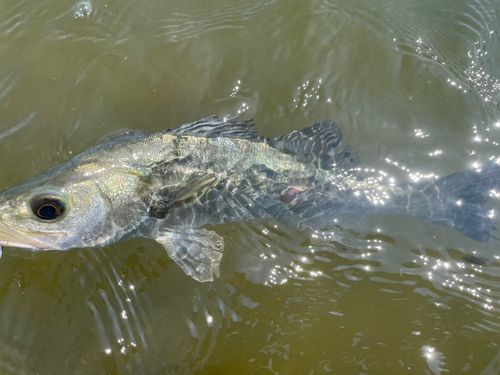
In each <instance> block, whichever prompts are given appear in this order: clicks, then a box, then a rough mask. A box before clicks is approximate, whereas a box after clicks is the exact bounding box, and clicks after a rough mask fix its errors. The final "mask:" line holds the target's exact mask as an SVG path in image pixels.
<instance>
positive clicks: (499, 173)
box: [0, 116, 500, 282]
mask: <svg viewBox="0 0 500 375" xmlns="http://www.w3.org/2000/svg"><path fill="white" fill-rule="evenodd" d="M362 165H363V164H362V162H361V160H360V158H358V156H357V155H356V153H355V152H354V150H353V148H352V147H351V146H343V140H342V133H341V130H340V127H339V126H338V125H337V124H336V123H335V122H334V121H332V120H325V121H322V122H319V123H316V124H314V125H313V126H310V127H307V128H305V129H302V130H296V131H293V132H292V133H290V134H288V135H284V136H280V137H277V138H265V137H263V136H261V135H259V133H258V131H257V128H256V127H255V124H254V123H253V122H252V121H251V120H250V121H237V120H235V118H233V117H226V118H219V117H217V116H209V117H205V118H202V119H199V120H197V121H194V122H191V123H187V124H184V125H181V126H180V127H178V128H175V129H168V130H165V131H161V132H152V133H148V132H144V131H131V132H125V133H121V134H119V135H116V136H112V137H108V138H106V139H104V140H103V141H102V142H101V143H100V144H98V145H97V146H95V147H93V148H91V149H89V150H87V151H84V152H83V153H81V154H79V155H77V156H75V157H73V158H72V159H69V160H67V161H65V162H63V163H61V164H59V165H57V166H55V167H53V168H51V169H49V170H47V171H45V172H42V173H40V174H38V175H36V176H34V177H31V178H29V179H28V180H26V181H25V182H23V183H21V184H19V185H17V186H15V187H12V188H10V189H7V190H5V191H3V192H1V193H0V245H3V246H9V247H17V248H24V249H29V250H32V251H44V250H68V249H72V248H88V247H98V246H106V245H109V244H111V243H114V242H116V241H119V240H125V239H129V238H133V237H139V236H140V237H145V238H149V239H152V240H155V241H157V242H158V243H160V244H161V245H162V246H163V247H164V248H165V250H166V251H167V253H168V255H169V256H170V257H171V258H172V259H173V261H174V262H175V263H177V264H178V265H179V266H180V267H181V268H182V270H183V271H184V272H185V273H186V274H187V275H189V276H191V277H192V278H193V279H195V280H197V281H200V282H206V281H213V280H214V276H219V265H220V262H221V259H222V255H223V251H224V247H225V245H224V239H223V237H222V236H220V235H219V234H217V233H216V232H215V231H214V230H213V229H207V227H209V228H210V227H213V226H216V225H219V224H227V223H232V222H237V221H248V220H252V219H257V220H262V219H265V218H272V219H275V220H277V221H279V222H282V223H284V224H285V225H287V226H289V227H291V228H294V229H303V228H313V229H315V230H325V228H331V227H332V226H334V225H335V223H336V222H337V219H339V218H342V217H343V216H344V215H346V214H357V215H386V214H400V215H410V216H414V217H416V218H418V219H421V220H424V221H428V222H431V223H435V224H441V225H446V226H449V227H453V228H455V229H456V230H458V231H459V232H461V233H463V234H464V235H466V236H468V237H470V238H472V239H474V240H476V241H479V242H489V241H491V240H496V239H497V238H496V237H495V236H494V234H493V232H494V231H496V227H495V221H494V219H493V217H492V215H491V210H490V209H489V208H488V205H487V203H488V201H489V200H490V199H491V195H492V191H493V192H494V191H495V189H498V187H499V184H500V166H499V165H498V164H497V163H496V162H489V163H488V164H486V165H484V166H483V168H482V169H471V170H465V171H461V172H457V173H453V174H450V175H448V176H444V177H441V178H439V179H437V180H433V181H430V180H424V181H421V182H409V183H399V184H394V183H381V182H379V180H378V179H373V178H369V177H367V176H366V175H364V172H363V171H364V168H362Z"/></svg>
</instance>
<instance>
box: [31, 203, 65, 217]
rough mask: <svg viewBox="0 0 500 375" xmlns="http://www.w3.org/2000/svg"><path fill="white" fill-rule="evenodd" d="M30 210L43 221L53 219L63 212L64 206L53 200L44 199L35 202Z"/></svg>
mask: <svg viewBox="0 0 500 375" xmlns="http://www.w3.org/2000/svg"><path fill="white" fill-rule="evenodd" d="M32 208H33V212H34V213H35V214H36V216H38V217H39V218H40V219H43V220H52V219H55V218H57V217H58V216H61V215H62V213H63V212H64V204H63V203H62V202H61V201H60V200H58V199H54V198H44V199H40V200H38V201H35V203H34V204H33V206H32Z"/></svg>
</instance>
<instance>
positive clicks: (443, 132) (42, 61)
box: [0, 0, 500, 374]
mask: <svg viewBox="0 0 500 375" xmlns="http://www.w3.org/2000/svg"><path fill="white" fill-rule="evenodd" d="M497 7H498V4H497V2H496V1H491V0H481V1H472V2H471V1H462V2H461V1H455V2H453V4H452V5H449V4H447V3H445V2H440V1H419V2H414V1H413V2H412V1H382V2H381V1H371V0H363V1H359V2H351V1H313V2H298V1H292V3H289V2H278V1H257V2H255V1H254V2H240V3H238V4H236V3H234V4H233V3H230V2H227V1H212V2H208V3H206V2H203V3H202V2H195V3H192V4H187V3H172V2H157V1H149V2H144V1H134V2H131V1H107V2H105V3H102V2H76V1H75V0H72V1H62V2H47V1H41V2H37V3H36V4H34V3H31V2H26V1H6V2H4V3H3V4H2V19H1V20H0V50H1V52H2V53H1V54H0V63H1V66H2V68H1V69H0V117H1V118H2V125H1V129H0V143H1V144H0V145H1V148H0V157H1V158H2V160H3V161H4V162H3V170H2V176H3V179H2V186H3V187H6V186H11V185H13V184H14V183H16V182H19V181H22V180H25V179H26V178H27V177H29V176H30V175H33V174H35V173H37V172H40V171H42V170H45V169H46V168H48V167H50V166H52V165H55V164H57V163H59V162H61V161H63V160H65V159H67V158H70V157H71V156H72V155H74V154H76V153H79V152H81V151H83V150H85V149H87V148H89V147H91V146H93V145H95V144H96V143H97V142H98V141H99V139H101V138H102V137H103V136H105V135H106V134H109V133H118V132H120V131H121V130H122V129H124V128H127V129H134V128H137V129H144V130H148V131H153V130H161V129H164V128H166V127H172V126H175V125H176V124H180V123H184V122H186V121H190V120H194V119H195V118H199V117H202V116H205V115H208V114H211V113H219V114H222V115H225V114H227V113H236V112H238V113H240V112H245V113H247V115H248V116H249V117H253V116H255V117H256V122H257V124H258V125H259V126H260V128H261V131H262V133H263V134H264V135H265V136H269V137H272V136H277V135H279V134H287V133H289V132H290V131H292V130H295V129H299V128H302V127H304V126H307V125H311V124H313V123H314V122H317V121H319V120H321V119H326V118H334V119H335V120H336V121H337V122H338V123H339V124H341V125H342V127H343V130H344V137H345V139H346V140H348V141H349V142H350V143H351V144H353V146H354V148H355V149H356V151H357V153H358V154H359V155H360V156H361V157H362V159H364V160H365V166H366V167H364V168H369V171H363V173H367V174H368V175H369V176H370V177H371V181H373V183H386V184H388V185H391V184H397V183H401V182H403V181H421V180H424V179H427V180H430V181H432V180H435V179H436V178H438V176H444V175H447V174H449V173H452V172H454V171H460V170H465V169H467V168H476V169H481V168H482V167H483V166H484V164H485V163H486V162H487V161H488V160H490V159H491V160H496V159H498V157H499V156H500V155H499V150H498V142H500V139H499V137H500V135H499V133H498V128H499V126H500V122H499V119H500V117H499V114H498V102H499V97H498V92H499V86H498V78H499V74H500V72H499V71H498V64H497V62H498V53H499V51H500V49H499V48H498V43H499V40H498V35H500V26H499V25H500V22H499V19H498V13H497V12H495V11H494V10H495V9H497ZM75 17H76V18H75ZM372 170H373V171H372ZM359 194H360V195H362V194H365V192H364V189H362V188H360V189H359ZM491 194H492V197H494V198H498V194H499V192H498V191H492V192H491ZM373 198H374V199H377V200H383V199H384V198H383V196H381V197H373ZM457 204H459V202H457ZM490 208H491V210H492V211H491V212H490V214H496V213H498V210H499V209H500V208H499V206H498V201H497V200H496V199H492V202H491V204H490ZM335 224H336V225H335V226H334V227H332V228H327V230H325V231H322V232H317V233H316V232H313V231H310V230H307V229H304V230H301V231H294V230H291V229H290V228H287V227H286V226H284V225H282V224H281V223H277V222H273V221H270V220H268V221H263V222H249V223H237V224H234V225H230V226H221V227H217V228H215V229H216V230H217V232H218V233H219V234H220V235H222V236H223V237H224V239H225V240H226V246H227V250H226V252H225V254H224V258H223V261H222V264H221V276H220V278H218V279H216V280H215V281H214V282H213V283H208V284H200V283H197V282H195V281H193V280H191V279H190V278H188V277H187V276H186V275H185V274H184V273H183V272H182V270H180V269H179V267H177V266H176V265H175V264H174V263H173V262H172V261H171V260H170V259H169V258H168V256H167V254H166V253H165V252H164V250H163V249H162V248H161V247H160V246H159V245H157V244H155V243H153V242H150V241H146V240H141V239H137V240H133V241H128V242H124V243H119V244H115V245H113V246H110V247H106V248H104V249H86V250H73V251H69V252H63V253H54V252H48V253H38V254H32V253H27V252H23V251H19V250H15V249H9V248H5V249H4V253H3V255H2V258H1V260H0V322H1V324H0V372H5V373H8V374H33V373H54V374H56V373H82V374H105V373H110V374H124V373H134V374H136V373H137V374H156V373H165V371H168V373H170V374H189V373H209V374H210V373H211V374H220V373H227V372H232V373H241V374H251V373H255V374H262V373H282V374H283V373H289V374H295V373H297V374H298V373H300V374H302V373H303V374H310V373H313V374H314V373H325V372H333V373H353V372H361V373H370V372H376V371H380V372H386V373H395V372H398V371H403V370H404V371H408V372H415V373H425V372H426V371H427V372H430V373H434V374H439V373H444V372H450V373H459V372H462V371H463V372H467V371H468V372H471V373H480V372H481V371H484V373H495V372H496V371H497V369H498V365H499V363H500V354H499V350H498V343H497V337H498V330H499V327H500V322H499V319H498V318H499V307H500V306H499V303H500V294H499V293H500V290H499V286H500V284H499V282H500V280H499V279H498V275H499V269H498V268H499V266H500V261H499V259H498V256H499V254H498V248H499V246H498V241H496V242H492V244H491V245H484V244H480V243H477V242H475V241H473V240H470V239H468V238H466V237H465V236H463V235H461V234H460V233H457V232H456V231H454V230H453V229H449V228H445V227H440V226H437V225H433V224H428V223H422V222H419V221H417V220H415V219H412V218H403V217H382V216H380V217H372V218H368V217H347V218H345V219H344V220H343V221H342V222H340V221H339V222H337V223H335ZM497 236H498V234H497ZM464 342H465V343H467V345H464Z"/></svg>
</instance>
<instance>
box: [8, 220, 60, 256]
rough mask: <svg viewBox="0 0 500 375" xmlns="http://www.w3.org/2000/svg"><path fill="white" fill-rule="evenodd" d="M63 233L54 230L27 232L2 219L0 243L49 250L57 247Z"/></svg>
mask: <svg viewBox="0 0 500 375" xmlns="http://www.w3.org/2000/svg"><path fill="white" fill-rule="evenodd" d="M60 240H61V235H60V234H58V233H53V232H45V233H40V232H33V233H25V232H23V231H21V230H19V229H15V228H13V227H11V226H10V225H8V224H5V223H3V222H1V221H0V245H1V246H8V247H19V248H22V249H30V250H48V249H51V248H52V249H53V248H55V245H56V244H57V243H58V242H59V241H60Z"/></svg>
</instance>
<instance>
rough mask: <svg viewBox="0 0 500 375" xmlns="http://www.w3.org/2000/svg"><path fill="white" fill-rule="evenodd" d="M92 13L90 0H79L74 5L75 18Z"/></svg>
mask: <svg viewBox="0 0 500 375" xmlns="http://www.w3.org/2000/svg"><path fill="white" fill-rule="evenodd" d="M90 13H92V3H91V2H90V1H80V2H78V3H77V4H76V5H75V13H74V17H75V18H85V17H88V16H89V15H90Z"/></svg>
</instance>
